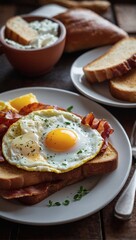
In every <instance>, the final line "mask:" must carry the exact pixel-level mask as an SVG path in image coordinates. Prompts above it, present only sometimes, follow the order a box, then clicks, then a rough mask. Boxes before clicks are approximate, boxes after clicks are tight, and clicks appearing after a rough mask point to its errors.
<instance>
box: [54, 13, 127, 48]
mask: <svg viewBox="0 0 136 240" xmlns="http://www.w3.org/2000/svg"><path fill="white" fill-rule="evenodd" d="M55 18H56V19H58V20H60V21H61V22H62V23H63V24H64V25H65V27H66V31H67V34H66V44H65V51H66V52H74V51H79V50H83V49H89V48H93V47H98V46H103V45H107V44H113V43H115V42H117V41H119V40H120V39H122V38H124V37H127V36H128V35H127V33H126V32H125V31H124V30H122V29H120V28H119V27H117V26H116V25H114V24H112V23H111V22H109V21H108V20H106V19H104V18H103V17H101V16H99V15H98V14H96V13H95V12H93V11H91V10H88V9H72V10H68V11H66V12H64V13H60V14H58V15H56V16H55Z"/></svg>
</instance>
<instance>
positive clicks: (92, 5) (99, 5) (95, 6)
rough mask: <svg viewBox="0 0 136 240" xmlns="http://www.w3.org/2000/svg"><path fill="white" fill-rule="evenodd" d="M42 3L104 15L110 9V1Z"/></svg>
mask: <svg viewBox="0 0 136 240" xmlns="http://www.w3.org/2000/svg"><path fill="white" fill-rule="evenodd" d="M40 2H42V3H45V2H46V4H47V3H55V4H58V5H60V6H63V7H66V8H87V9H90V10H92V11H94V12H96V13H99V14H102V13H104V12H106V11H107V10H108V8H109V7H110V2H109V1H96V0H95V1H85V0H84V1H74V0H72V1H71V0H40Z"/></svg>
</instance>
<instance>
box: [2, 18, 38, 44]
mask: <svg viewBox="0 0 136 240" xmlns="http://www.w3.org/2000/svg"><path fill="white" fill-rule="evenodd" d="M37 36H38V32H37V31H36V30H34V29H32V28H31V27H29V24H28V23H27V22H26V21H25V20H24V19H23V18H21V17H19V16H15V17H12V18H10V19H9V20H8V21H7V23H6V38H8V39H10V40H13V41H15V42H17V43H20V44H22V45H28V44H29V43H30V42H31V41H32V40H33V39H34V38H36V37H37Z"/></svg>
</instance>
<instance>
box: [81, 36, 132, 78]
mask: <svg viewBox="0 0 136 240" xmlns="http://www.w3.org/2000/svg"><path fill="white" fill-rule="evenodd" d="M135 67H136V38H133V37H130V38H129V37H128V38H125V39H123V40H121V41H119V42H118V43H116V44H115V45H114V46H113V47H111V48H110V49H109V50H108V51H107V52H106V53H105V54H103V55H102V56H100V57H99V58H97V59H95V60H94V61H92V62H90V63H88V64H87V65H86V66H84V67H83V71H84V74H85V77H86V79H87V80H88V81H89V82H90V83H94V82H103V81H105V80H107V79H112V78H114V77H119V76H122V75H124V74H125V73H127V72H128V71H130V70H131V69H133V68H135Z"/></svg>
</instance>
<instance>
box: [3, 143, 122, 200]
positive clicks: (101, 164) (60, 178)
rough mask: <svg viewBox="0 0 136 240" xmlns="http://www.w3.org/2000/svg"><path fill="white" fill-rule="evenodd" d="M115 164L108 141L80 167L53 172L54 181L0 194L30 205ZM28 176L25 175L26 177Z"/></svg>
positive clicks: (104, 172) (115, 152) (112, 151)
mask: <svg viewBox="0 0 136 240" xmlns="http://www.w3.org/2000/svg"><path fill="white" fill-rule="evenodd" d="M117 165H118V154H117V151H116V150H115V148H114V147H113V146H112V144H110V143H109V144H108V147H107V149H106V151H105V152H103V153H100V154H99V155H98V156H96V157H95V158H94V159H93V160H91V161H89V162H87V163H85V164H84V165H82V166H81V167H78V168H76V169H74V170H72V171H70V172H67V173H63V174H54V177H53V178H54V181H49V182H48V181H45V182H43V183H40V184H37V185H35V186H30V187H24V188H22V189H20V190H18V189H14V190H13V189H7V190H5V189H4V190H2V189H0V196H2V197H3V198H6V199H13V198H17V199H19V200H21V201H22V202H24V203H26V204H30V205H32V204H35V203H38V202H40V201H42V200H43V199H45V198H46V197H48V196H49V195H51V194H52V193H54V192H56V191H58V190H60V189H62V188H64V187H65V186H68V185H70V184H73V183H76V182H79V181H81V180H83V179H85V178H87V177H91V176H94V175H102V174H106V173H109V172H111V171H114V170H115V169H116V168H117ZM51 174H52V173H51ZM36 175H37V173H36ZM29 178H31V173H29ZM29 178H28V176H27V179H29ZM24 179H25V176H24ZM14 181H16V179H14ZM28 181H29V180H28ZM37 183H38V182H37Z"/></svg>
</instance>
